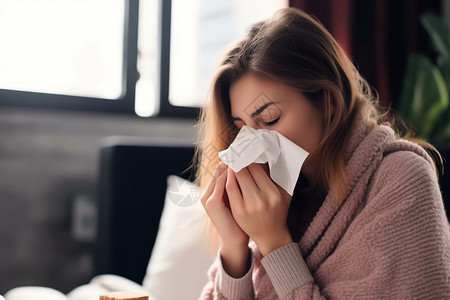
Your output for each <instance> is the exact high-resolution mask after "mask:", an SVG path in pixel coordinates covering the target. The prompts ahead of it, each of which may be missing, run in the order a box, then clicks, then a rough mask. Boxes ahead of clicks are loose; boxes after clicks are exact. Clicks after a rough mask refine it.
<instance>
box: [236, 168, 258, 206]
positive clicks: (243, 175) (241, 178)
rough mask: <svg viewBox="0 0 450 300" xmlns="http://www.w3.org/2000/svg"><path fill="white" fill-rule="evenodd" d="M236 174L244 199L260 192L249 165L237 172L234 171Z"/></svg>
mask: <svg viewBox="0 0 450 300" xmlns="http://www.w3.org/2000/svg"><path fill="white" fill-rule="evenodd" d="M233 173H234V172H233ZM234 175H235V177H236V180H237V183H238V184H239V187H240V188H241V191H242V196H243V198H244V199H249V197H251V196H252V195H254V194H255V193H258V192H259V188H258V186H257V185H256V183H255V181H254V180H253V178H252V175H250V172H249V171H248V168H247V167H246V168H243V169H242V170H240V171H239V172H237V173H234Z"/></svg>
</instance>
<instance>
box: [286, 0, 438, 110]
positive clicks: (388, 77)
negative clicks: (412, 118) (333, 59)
mask: <svg viewBox="0 0 450 300" xmlns="http://www.w3.org/2000/svg"><path fill="white" fill-rule="evenodd" d="M289 4H290V6H291V7H297V8H300V9H302V10H304V11H306V12H307V13H310V14H312V15H314V16H315V17H317V19H319V20H320V21H321V22H322V23H323V24H324V25H325V27H326V28H327V29H328V30H329V31H330V32H331V34H333V36H334V37H335V38H336V40H337V41H338V42H339V43H340V44H341V46H342V47H343V48H344V50H345V51H346V52H347V54H348V55H349V56H350V57H351V58H352V60H353V62H354V63H355V65H356V67H357V68H358V70H359V71H360V73H361V74H362V75H363V77H364V78H366V79H367V80H368V82H369V84H371V85H372V86H373V87H374V88H375V89H376V90H377V92H378V93H379V95H380V101H381V103H382V104H383V105H384V106H385V107H391V108H393V109H395V108H396V107H397V103H398V99H399V97H400V93H401V86H402V82H403V74H404V71H405V66H406V61H407V58H408V54H410V53H412V52H414V51H421V52H425V53H427V54H429V55H433V53H431V52H432V51H431V50H430V47H429V44H428V42H427V41H428V37H427V35H426V33H425V31H424V29H423V28H422V25H421V24H420V22H419V17H420V15H421V14H422V13H423V12H425V11H434V12H436V13H440V12H441V1H440V0H427V1H422V0H396V1H389V0H290V2H289Z"/></svg>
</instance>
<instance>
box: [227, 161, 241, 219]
mask: <svg viewBox="0 0 450 300" xmlns="http://www.w3.org/2000/svg"><path fill="white" fill-rule="evenodd" d="M226 190H227V194H228V200H229V202H230V208H231V212H233V213H235V212H237V211H242V210H243V209H244V202H243V199H242V194H241V190H240V188H239V184H238V182H237V180H236V175H235V173H234V172H233V170H231V168H228V172H227V184H226Z"/></svg>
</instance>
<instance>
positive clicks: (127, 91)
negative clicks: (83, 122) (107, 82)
mask: <svg viewBox="0 0 450 300" xmlns="http://www.w3.org/2000/svg"><path fill="white" fill-rule="evenodd" d="M138 16H139V0H125V18H124V39H123V51H124V52H123V58H122V94H121V95H120V97H119V98H117V99H105V98H97V97H84V96H73V95H64V94H50V93H42V92H31V91H20V90H7V89H0V106H15V107H27V108H39V109H62V110H82V111H90V112H114V113H127V114H130V113H133V114H135V112H134V99H135V89H136V80H137V68H136V63H137V34H138Z"/></svg>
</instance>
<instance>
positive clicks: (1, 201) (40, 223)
mask: <svg viewBox="0 0 450 300" xmlns="http://www.w3.org/2000/svg"><path fill="white" fill-rule="evenodd" d="M193 126H194V120H170V119H140V118H132V117H127V116H122V115H102V114H90V113H82V112H63V111H62V112H60V111H43V110H25V109H13V108H4V107H2V108H0V294H3V293H5V292H6V291H7V290H9V289H11V288H13V287H16V286H22V285H39V286H48V287H52V288H55V289H58V290H60V291H62V292H64V293H67V292H69V291H70V290H72V289H73V288H75V287H76V286H79V285H81V284H84V283H87V282H88V281H89V280H90V278H91V277H92V272H93V256H92V242H93V238H95V237H94V236H93V232H92V231H89V228H90V226H91V225H92V222H93V221H95V220H92V218H91V217H92V210H90V207H89V204H90V203H94V201H95V185H96V180H97V171H98V170H97V166H98V150H99V145H100V141H101V140H102V138H104V137H106V136H110V135H127V136H143V137H158V138H159V137H164V138H173V139H183V140H192V142H193V141H194V136H195V128H193ZM78 204H81V206H79V205H78ZM74 205H78V206H77V209H78V211H81V212H82V213H83V211H84V213H85V214H86V216H84V217H87V218H88V220H83V216H81V219H80V216H78V215H74V209H73V208H74V207H75V206H74ZM80 207H81V210H79V209H80ZM83 207H84V208H83ZM80 221H81V223H82V224H81V225H82V228H81V231H80V227H79V226H80V224H79V223H80ZM83 222H84V223H83ZM74 226H75V227H77V228H74ZM83 226H84V227H85V228H84V231H83ZM75 229H77V230H75ZM86 230H87V231H86ZM83 232H84V233H83ZM94 233H95V232H94Z"/></svg>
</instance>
